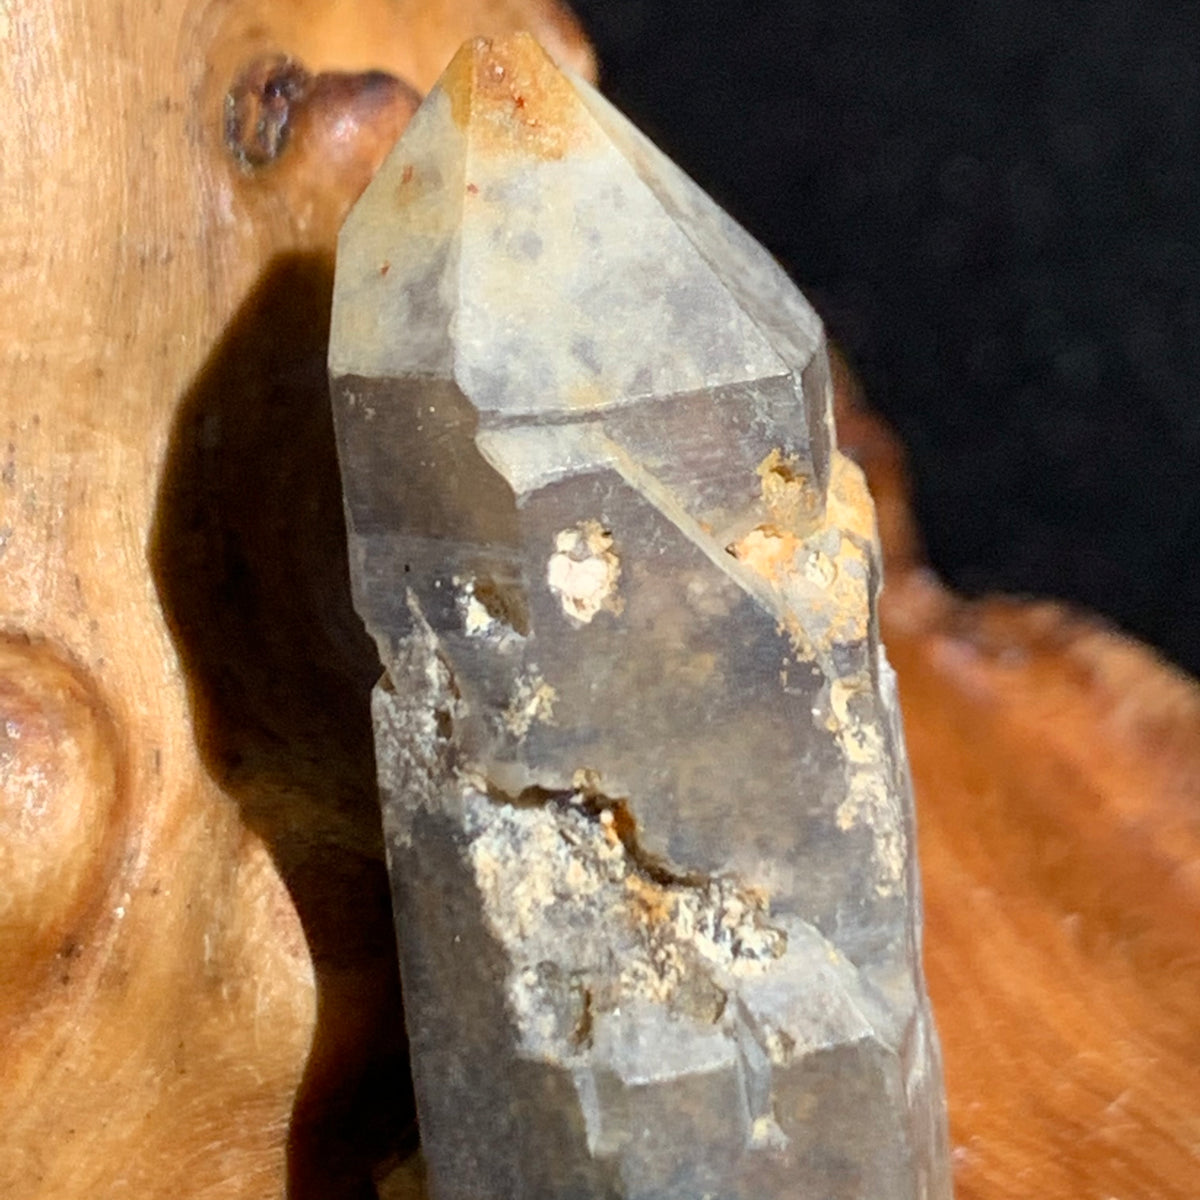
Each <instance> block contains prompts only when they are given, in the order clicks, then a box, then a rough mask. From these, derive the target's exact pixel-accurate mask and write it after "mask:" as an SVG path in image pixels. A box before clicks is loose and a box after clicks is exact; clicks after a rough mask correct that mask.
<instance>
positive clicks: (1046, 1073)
mask: <svg viewBox="0 0 1200 1200" xmlns="http://www.w3.org/2000/svg"><path fill="white" fill-rule="evenodd" d="M839 383H840V385H841V386H840V387H839V397H838V399H839V422H838V424H839V433H840V438H841V441H842V444H843V446H844V447H845V448H846V449H848V450H849V451H850V452H851V453H852V454H853V455H854V456H855V457H856V458H857V459H858V460H859V462H860V463H861V464H862V465H863V466H864V468H865V469H866V471H867V475H868V478H869V479H870V481H871V484H872V490H873V493H874V495H875V496H876V502H877V505H878V511H879V523H880V530H881V534H882V538H883V544H884V551H885V560H886V561H885V579H886V583H885V588H884V594H883V598H882V604H881V617H882V623H883V633H884V638H885V641H886V644H887V646H888V655H889V657H890V659H891V661H892V663H893V665H894V666H895V668H896V672H897V675H898V677H899V681H900V694H901V701H902V704H903V708H904V719H905V729H906V735H907V739H908V747H909V754H910V757H911V761H912V767H913V774H914V778H915V783H916V789H917V814H918V823H919V837H920V855H921V863H922V868H923V872H924V885H925V905H926V941H925V947H926V948H925V958H926V967H927V971H928V976H929V985H930V991H931V993H932V996H933V1002H934V1008H935V1011H936V1015H937V1020H938V1026H939V1030H940V1034H941V1040H942V1046H943V1053H944V1058H945V1065H946V1081H947V1087H948V1093H949V1100H950V1128H951V1140H952V1144H953V1146H954V1164H955V1184H956V1194H957V1195H958V1196H959V1198H960V1200H1018V1198H1020V1197H1034V1196H1036V1197H1041V1198H1053V1200H1133V1198H1135V1197H1136V1198H1138V1200H1142V1198H1150V1197H1153V1198H1155V1200H1184V1198H1185V1197H1195V1196H1198V1195H1200V688H1197V686H1196V683H1195V681H1193V680H1192V679H1190V678H1187V677H1185V676H1183V675H1182V674H1180V673H1179V672H1177V671H1175V670H1173V669H1172V668H1170V667H1169V666H1167V665H1166V664H1164V663H1163V662H1161V661H1160V660H1159V659H1157V658H1156V657H1155V656H1154V655H1153V654H1152V653H1151V652H1150V651H1149V650H1147V649H1146V648H1145V647H1143V646H1141V645H1139V644H1137V643H1136V642H1134V641H1132V640H1130V639H1128V638H1124V637H1120V636H1118V635H1117V634H1116V633H1114V632H1113V631H1111V630H1109V629H1106V628H1105V627H1103V626H1102V625H1101V624H1100V623H1099V622H1097V621H1095V620H1092V619H1088V618H1086V617H1083V616H1081V615H1079V614H1077V613H1071V612H1069V611H1068V610H1066V609H1065V608H1063V607H1061V606H1058V605H1054V604H1049V603H1033V602H1025V603H1019V602H1015V601H1012V600H1002V599H997V600H991V601H984V602H976V603H968V602H966V601H963V600H961V599H958V598H956V597H954V596H953V595H952V594H950V593H949V592H948V591H947V590H946V589H945V588H943V587H942V586H941V585H940V584H939V582H938V581H937V580H936V579H935V578H934V577H933V576H932V575H931V574H930V573H929V572H928V571H926V570H925V569H924V568H923V567H922V566H921V560H920V550H919V543H918V539H917V536H916V533H915V530H914V528H913V525H912V518H911V509H910V507H909V505H908V495H907V487H906V483H905V479H904V466H903V459H902V455H901V453H900V451H899V449H898V447H897V445H896V443H895V441H894V439H892V438H891V437H890V436H889V434H888V433H887V431H886V430H885V429H884V428H883V427H882V426H881V425H880V424H879V423H878V422H877V421H876V420H875V419H874V418H872V417H871V416H870V415H869V414H868V413H866V412H865V411H864V410H863V408H862V406H861V403H860V402H859V398H858V396H857V392H856V389H855V387H854V385H853V382H852V381H851V380H850V378H849V376H848V374H847V373H846V372H845V371H844V369H843V371H842V372H841V373H840V380H839Z"/></svg>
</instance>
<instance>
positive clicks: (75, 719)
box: [0, 0, 1200, 1200]
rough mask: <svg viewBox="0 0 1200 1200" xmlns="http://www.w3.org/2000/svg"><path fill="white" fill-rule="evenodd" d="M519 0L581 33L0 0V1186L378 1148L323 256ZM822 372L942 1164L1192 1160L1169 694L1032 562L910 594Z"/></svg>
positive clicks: (365, 791) (386, 966)
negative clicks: (998, 584)
mask: <svg viewBox="0 0 1200 1200" xmlns="http://www.w3.org/2000/svg"><path fill="white" fill-rule="evenodd" d="M519 26H525V27H530V28H532V29H534V31H535V32H537V33H539V35H540V36H541V37H542V38H543V40H545V41H547V42H548V43H549V44H550V46H551V48H552V50H555V51H556V52H557V53H558V54H559V55H560V57H564V58H566V59H567V60H569V61H571V62H573V63H574V64H575V65H576V66H577V67H578V68H580V69H582V70H584V71H585V72H587V71H590V70H591V69H592V64H591V60H590V56H589V54H588V51H587V49H586V47H585V46H584V44H583V42H582V39H581V38H580V36H579V34H578V31H577V30H576V29H575V28H574V26H573V25H572V24H571V22H570V21H569V19H568V18H566V17H565V16H564V15H563V14H562V12H561V11H560V10H559V9H557V8H554V7H552V5H551V4H550V3H549V0H544V2H543V0H462V2H461V3H453V2H452V0H293V2H291V3H283V2H282V0H213V2H209V3H198V2H195V0H159V2H158V3H156V4H134V3H131V2H129V0H113V2H112V3H109V4H98V3H96V4H91V5H83V4H80V3H78V2H76V0H51V2H49V3H35V2H34V0H13V2H12V3H9V4H8V5H6V6H5V7H4V8H3V10H2V11H0V33H2V34H3V37H2V38H0V60H2V62H3V71H2V72H0V98H2V101H3V112H4V116H3V117H2V118H0V200H2V201H3V205H2V208H0V265H2V267H3V270H2V272H0V329H2V334H3V336H2V337H0V398H2V400H0V405H2V407H0V420H2V422H3V429H2V430H0V716H2V718H3V719H2V720H0V781H2V785H3V787H2V791H0V1196H4V1197H5V1198H6V1200H8V1198H11V1200H35V1198H36V1200H51V1198H54V1200H58V1198H66V1200H74V1198H75V1197H84V1196H88V1197H93V1196H102V1197H108V1196H114V1197H115V1196H122V1195H129V1196H137V1197H146V1198H151V1200H153V1198H156V1197H164V1198H165V1197H189V1198H190V1197H204V1198H209V1197H238V1198H242V1197H247V1198H249V1197H255V1198H257V1197H268V1196H278V1195H282V1194H284V1192H285V1191H286V1192H287V1193H288V1194H290V1195H291V1196H293V1197H303V1198H312V1200H317V1198H326V1197H328V1198H331V1200H336V1198H339V1197H355V1198H357V1197H366V1196H370V1195H372V1194H374V1186H373V1182H372V1181H373V1179H375V1178H376V1177H378V1176H379V1175H380V1174H381V1173H383V1172H384V1171H385V1169H386V1168H387V1167H388V1165H389V1163H393V1162H394V1160H395V1158H396V1157H397V1156H398V1155H401V1154H403V1153H404V1152H405V1150H406V1149H409V1148H410V1147H411V1123H410V1119H411V1111H410V1107H409V1104H410V1102H409V1098H408V1091H407V1085H406V1075H405V1061H404V1045H403V1035H402V1030H401V1028H400V1023H399V995H398V987H397V984H396V977H395V957H394V951H393V948H392V942H391V929H390V916H389V911H388V902H387V890H386V881H385V876H384V871H383V867H382V862H381V846H380V835H379V827H378V815H377V812H376V809H375V804H374V796H373V784H372V770H371V751H370V730H369V723H368V717H367V709H366V697H367V691H368V689H369V687H370V684H371V682H372V680H373V678H374V675H375V673H376V667H375V663H374V658H373V655H372V653H371V648H370V646H369V644H368V643H367V641H366V639H365V637H364V636H363V634H362V632H361V629H360V627H359V625H358V623H357V621H356V619H355V617H354V615H353V613H352V611H351V610H350V607H349V600H348V594H347V588H346V583H345V580H346V564H345V546H344V538H343V534H342V526H341V520H342V518H341V504H340V492H339V488H338V481H337V474H336V465H335V462H334V457H333V444H332V434H331V429H330V424H329V416H328V410H327V402H326V397H325V392H324V352H325V322H326V319H327V316H328V306H329V298H330V296H329V293H330V278H331V276H330V269H331V255H332V247H333V239H334V235H335V231H336V228H337V225H338V224H339V222H340V220H341V217H342V215H343V214H344V212H345V210H346V208H347V206H348V204H349V203H350V202H351V200H352V199H353V197H354V196H355V195H356V194H357V193H358V191H359V190H360V189H361V187H362V186H363V184H364V183H365V181H366V179H367V178H369V175H370V173H371V171H373V170H374V167H375V166H376V165H377V163H378V161H379V159H380V156H381V155H382V153H383V152H384V151H385V150H386V147H387V145H388V144H389V142H390V140H391V139H392V138H393V137H394V136H395V134H396V132H397V131H398V130H399V129H400V128H401V127H402V126H403V124H404V122H405V120H406V119H407V116H408V114H409V113H410V112H411V109H412V105H413V103H414V101H415V93H416V92H420V91H423V90H424V89H426V88H428V87H429V85H430V84H431V83H432V81H433V80H434V78H435V77H436V76H437V74H438V73H439V71H440V70H441V68H442V66H443V65H444V64H445V63H446V62H447V61H448V60H449V57H450V55H451V54H452V53H453V51H454V49H455V48H456V47H457V45H458V44H459V42H461V40H462V39H463V38H464V37H466V36H468V35H469V34H472V33H476V32H482V33H491V32H499V31H502V30H506V29H509V28H514V27H519ZM278 55H285V56H291V58H292V59H294V60H297V61H298V62H300V63H303V64H304V68H305V71H300V70H299V69H298V68H296V67H295V66H294V65H293V64H290V63H287V62H280V61H278V59H277V58H276V57H274V56H278ZM372 68H380V69H383V70H385V71H387V72H390V73H391V75H392V76H394V77H395V78H380V77H377V76H373V75H369V74H363V72H366V71H368V70H370V69H372ZM397 79H398V80H401V81H403V83H399V82H397ZM231 88H232V89H234V90H235V91H236V93H237V96H238V97H239V99H238V101H237V102H236V103H233V104H229V103H227V100H226V97H227V95H228V94H229V93H230V90H231ZM414 89H415V91H414ZM231 142H232V147H231V144H230V143H231ZM245 162H251V163H257V164H258V165H252V166H244V165H243V164H244V163H245ZM842 382H843V387H842V389H841V397H840V398H841V401H842V412H841V428H842V434H843V438H844V440H845V441H846V444H847V445H848V446H849V447H850V448H851V449H852V450H853V452H854V453H855V454H856V455H857V456H858V457H859V458H860V460H861V461H862V462H863V463H864V465H865V466H866V467H867V469H868V473H869V474H870V476H871V478H872V483H873V486H874V488H875V491H876V494H877V497H878V498H879V501H880V519H881V529H882V532H883V536H884V542H885V546H886V548H887V551H888V559H889V582H888V587H887V590H886V592H885V595H884V607H883V617H884V624H885V633H886V636H887V638H888V642H889V646H890V650H891V655H892V658H893V661H894V662H895V665H896V668H897V671H898V673H899V676H900V680H901V689H902V696H903V701H904V704H905V712H906V719H907V725H908V736H909V742H910V747H911V752H912V759H913V766H914V771H915V774H916V779H917V785H918V799H919V810H920V813H919V815H920V821H921V839H922V842H921V849H922V856H923V860H924V866H925V873H926V900H927V905H928V913H929V917H928V954H927V957H928V962H929V972H930V980H931V986H932V988H933V991H934V998H935V1003H936V1006H937V1010H938V1017H939V1022H940V1026H941V1029H942V1038H943V1042H944V1046H945V1056H946V1063H947V1078H948V1081H949V1086H950V1098H951V1113H952V1132H953V1139H954V1143H955V1146H956V1150H955V1155H956V1177H957V1184H958V1188H959V1195H960V1196H963V1197H969V1198H978V1200H1000V1198H1008V1197H1013V1198H1016V1197H1025V1196H1037V1197H1046V1198H1048V1200H1068V1198H1071V1200H1074V1198H1076V1197H1082V1198H1092V1197H1094V1198H1096V1200H1107V1198H1109V1197H1120V1198H1121V1200H1131V1198H1133V1197H1138V1198H1141V1197H1162V1198H1164V1200H1184V1198H1191V1197H1194V1196H1196V1195H1200V1161H1198V1159H1197V1154H1198V1148H1200V1087H1198V1086H1197V1085H1198V1084H1200V1070H1198V1061H1200V1060H1198V1051H1200V1000H1198V999H1197V994H1198V987H1200V933H1198V925H1197V920H1196V918H1197V908H1198V906H1200V866H1197V863H1198V862H1200V858H1198V856H1197V853H1196V850H1197V843H1198V841H1200V821H1198V817H1197V813H1198V811H1200V797H1198V796H1197V791H1198V788H1200V785H1198V784H1197V779H1198V778H1200V772H1198V770H1197V767H1198V766H1200V693H1198V691H1197V688H1196V687H1195V685H1194V684H1193V683H1192V682H1191V681H1189V680H1185V679H1183V678H1181V677H1180V676H1178V675H1176V674H1175V673H1173V672H1172V671H1170V670H1169V669H1168V668H1166V667H1165V666H1163V665H1162V664H1161V663H1159V662H1157V661H1156V660H1155V659H1154V658H1153V656H1151V655H1150V654H1149V653H1148V652H1147V651H1145V650H1144V649H1142V648H1140V647H1138V646H1136V645H1134V644H1132V643H1130V642H1128V641H1126V640H1123V639H1120V638H1118V637H1116V636H1114V635H1113V634H1111V633H1108V632H1106V631H1104V630H1103V629H1100V628H1098V627H1097V626H1095V625H1094V624H1091V623H1088V622H1086V621H1083V620H1081V619H1079V618H1077V617H1073V616H1070V615H1068V614H1066V613H1064V612H1062V611H1061V610H1058V609H1056V608H1053V607H1051V606H1045V605H1041V606H1028V605H1026V606H1017V605H1005V604H999V603H997V604H983V605H967V604H964V603H962V602H960V601H958V600H956V599H955V598H953V597H952V596H950V595H949V594H948V593H946V592H945V591H944V590H943V589H942V588H941V587H940V586H939V585H938V584H937V582H936V580H934V579H932V578H931V577H930V576H929V575H928V574H927V573H926V572H924V571H923V570H922V569H921V568H920V566H919V553H918V549H917V539H916V536H915V533H914V532H913V530H912V526H911V518H910V517H909V515H908V510H907V507H906V500H905V497H904V487H903V478H902V466H901V464H900V462H899V456H898V454H897V451H896V449H895V446H894V444H893V443H892V442H891V441H890V439H888V438H887V436H886V434H885V433H884V432H883V431H882V430H881V429H880V428H879V427H878V426H877V425H876V424H875V423H874V422H873V421H872V420H871V419H870V418H869V417H867V416H866V415H865V414H864V413H863V412H862V410H861V409H859V408H856V407H855V406H854V405H853V403H852V396H851V392H850V390H849V386H848V379H847V378H846V377H843V380H842ZM413 1178H414V1176H413V1172H412V1171H411V1170H409V1169H406V1170H404V1171H402V1172H401V1173H400V1174H397V1175H394V1176H393V1178H392V1181H391V1184H390V1187H391V1189H392V1190H394V1191H395V1192H396V1194H401V1193H404V1192H405V1191H407V1193H408V1194H416V1192H415V1188H416V1185H415V1184H414V1183H413ZM406 1181H407V1182H406Z"/></svg>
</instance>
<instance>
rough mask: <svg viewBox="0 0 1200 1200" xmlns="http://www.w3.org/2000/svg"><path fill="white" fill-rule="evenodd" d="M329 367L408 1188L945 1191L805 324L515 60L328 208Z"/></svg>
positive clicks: (466, 56)
mask: <svg viewBox="0 0 1200 1200" xmlns="http://www.w3.org/2000/svg"><path fill="white" fill-rule="evenodd" d="M330 377H331V386H332V394H333V403H334V412H335V420H336V425H337V434H338V446H339V454H340V457H341V465H342V473H343V480H344V488H345V496H346V509H347V520H348V525H349V532H350V545H351V559H352V571H353V583H354V590H355V597H356V603H357V605H358V609H359V611H360V613H361V614H362V616H363V618H364V620H365V622H366V624H367V626H368V628H369V629H370V630H371V632H372V634H373V635H374V637H375V639H376V641H377V643H378V645H379V649H380V655H381V658H382V661H383V664H384V667H385V668H386V674H385V677H384V680H383V682H382V683H381V684H380V686H379V688H378V689H377V690H376V695H375V701H374V717H375V726H376V743H377V758H378V766H379V777H380V785H381V792H382V798H383V808H384V818H385V833H386V839H387V846H388V853H389V863H390V868H391V872H392V879H393V888H394V897H395V909H396V919H397V929H398V935H399V942H400V948H401V967H402V972H403V982H404V993H405V1004H406V1019H407V1022H408V1027H409V1033H410V1037H411V1042H412V1050H413V1071H414V1078H415V1083H416V1088H417V1100H418V1107H419V1114H420V1120H421V1129H422V1137H423V1139H424V1144H425V1148H426V1155H427V1157H428V1160H429V1167H430V1179H431V1190H432V1193H433V1196H434V1197H435V1200H485V1198H486V1200H516V1198H528V1200H592V1198H597V1200H598V1198H601V1197H604V1198H609V1197H613V1198H616V1197H621V1198H628V1200H634V1198H637V1200H702V1198H705V1197H709V1198H711V1200H772V1198H778V1200H796V1198H800V1197H809V1196H811V1197H820V1198H821V1200H837V1198H850V1197H860V1198H863V1200H866V1198H870V1200H917V1198H919V1197H920V1198H925V1197H928V1198H937V1200H943V1198H945V1197H948V1196H949V1181H948V1180H949V1176H948V1171H947V1165H946V1146H945V1134H944V1115H943V1101H942V1092H941V1078H940V1068H939V1064H938V1057H937V1049H936V1040H935V1037H934V1034H933V1030H932V1026H931V1022H930V1016H929V1010H928V1004H927V1000H926V998H925V994H924V984H923V980H922V977H921V967H920V942H919V917H920V912H919V908H920V903H919V892H918V886H917V880H916V875H915V858H914V848H913V836H912V804H911V795H910V789H909V783H908V776H907V769H906V764H905V760H904V750H903V742H902V738H901V733H900V728H899V710H898V706H897V703H896V696H895V688H894V683H893V677H892V673H891V671H890V669H889V667H888V666H887V663H886V661H885V659H884V657H883V654H882V651H881V649H880V647H879V644H878V641H877V630H876V621H875V615H874V607H875V592H876V589H877V584H878V555H877V546H876V539H875V529H874V515H873V509H872V506H871V502H870V499H869V497H868V496H867V494H866V491H865V488H864V485H863V480H862V477H861V475H860V473H859V472H858V470H857V468H856V467H854V466H853V465H852V464H851V463H849V462H848V461H847V460H846V459H845V458H844V457H842V456H841V455H840V454H839V453H838V452H837V451H836V449H835V448H834V445H833V437H832V425H831V416H830V404H831V389H830V383H829V369H828V361H827V357H826V350H825V343H824V334H823V330H822V328H821V324H820V322H819V320H818V319H817V317H816V315H815V314H814V313H813V311H812V310H811V308H810V307H809V306H808V304H807V303H806V302H805V300H804V299H803V297H802V296H801V295H800V294H799V292H797V291H796V290H795V288H794V287H793V286H792V285H791V283H790V282H789V281H788V279H787V278H786V276H785V275H784V273H783V272H782V271H781V270H780V268H779V267H778V266H777V264H776V263H775V262H774V261H773V260H772V259H771V258H770V256H769V255H768V254H767V253H766V252H765V251H764V250H762V249H761V247H759V246H758V245H757V244H756V243H755V242H754V241H753V240H752V239H751V238H750V237H749V236H748V235H747V234H746V233H745V232H744V231H743V230H742V229H741V228H740V227H738V226H737V225H736V224H735V223H734V222H733V221H732V220H731V219H730V218H729V217H728V216H726V215H725V214H724V213H723V212H721V211H720V210H719V209H718V208H717V207H716V206H715V205H714V204H713V203H712V202H711V201H710V200H709V199H707V197H705V196H704V195H703V194H702V193H701V192H700V191H699V190H698V189H697V188H696V187H695V185H694V184H692V183H691V182H690V181H689V180H688V179H687V178H686V177H685V176H684V175H683V174H682V173H681V172H680V171H679V170H678V169H677V168H675V167H674V166H673V165H672V164H671V163H669V162H668V161H667V160H666V159H665V158H664V157H663V156H662V155H661V154H660V153H659V152H658V151H657V150H656V149H655V148H654V147H653V146H652V145H651V144H650V143H649V142H647V141H646V139H644V138H643V137H642V136H641V135H640V134H639V133H638V132H637V131H636V130H635V129H633V128H632V127H631V126H630V125H629V124H628V122H626V121H625V120H624V118H622V117H621V116H620V115H619V114H618V113H617V112H616V111H614V110H613V109H612V108H611V107H610V106H609V105H608V104H607V103H606V102H605V101H604V100H603V99H601V98H600V97H599V96H598V95H597V94H596V93H595V92H594V91H593V90H592V89H591V88H589V87H588V86H587V85H586V84H584V83H581V82H580V81H578V80H575V79H572V78H568V77H566V76H564V75H562V74H560V73H559V72H558V71H557V70H556V68H555V67H554V66H553V65H552V64H551V63H550V61H549V60H548V59H547V58H546V57H545V55H544V54H543V52H542V51H541V50H540V49H539V48H538V47H537V46H536V44H535V43H534V42H532V41H531V40H530V39H528V38H526V37H516V38H512V39H508V40H505V41H502V42H495V43H487V42H476V43H472V44H469V45H468V46H466V47H464V49H463V50H462V51H461V52H460V53H459V55H458V56H457V57H456V58H455V60H454V62H453V63H452V64H451V66H450V67H449V69H448V70H447V72H446V75H445V76H444V77H443V79H442V81H441V82H440V84H439V85H438V87H437V88H435V89H434V91H433V92H431V93H430V95H429V97H428V98H427V99H426V101H425V103H424V105H423V106H422V108H421V110H420V111H419V112H418V113H417V115H416V117H415V118H414V120H413V122H412V124H411V125H410V127H409V129H408V131H407V132H406V133H405V135H404V137H403V138H402V139H401V141H400V142H399V143H398V145H397V146H396V148H395V150H394V151H393V152H392V154H391V156H390V157H389V159H388V160H387V162H386V163H385V165H384V166H383V168H382V169H381V170H380V172H379V174H378V176H377V177H376V179H375V180H374V182H373V183H372V184H371V186H370V187H369V188H368V189H367V191H366V193H365V194H364V196H363V197H362V199H361V200H360V202H359V204H358V205H357V207H356V208H355V210H354V212H353V213H352V214H351V216H350V218H349V219H348V221H347V222H346V226H345V228H344V230H343V233H342V237H341V242H340V245H339V252H338V266H337V279H336V288H335V300H334V312H333V331H332V340H331V347H330Z"/></svg>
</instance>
